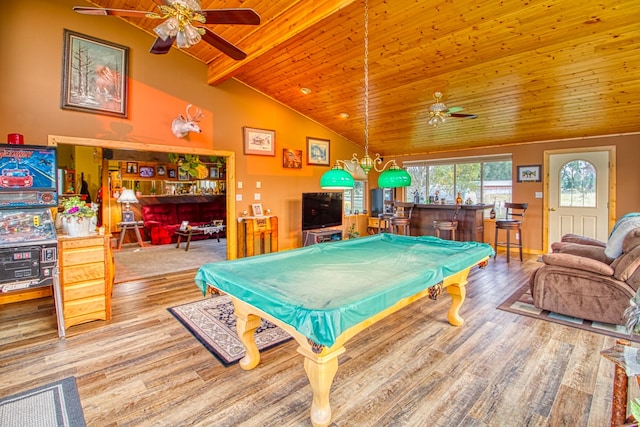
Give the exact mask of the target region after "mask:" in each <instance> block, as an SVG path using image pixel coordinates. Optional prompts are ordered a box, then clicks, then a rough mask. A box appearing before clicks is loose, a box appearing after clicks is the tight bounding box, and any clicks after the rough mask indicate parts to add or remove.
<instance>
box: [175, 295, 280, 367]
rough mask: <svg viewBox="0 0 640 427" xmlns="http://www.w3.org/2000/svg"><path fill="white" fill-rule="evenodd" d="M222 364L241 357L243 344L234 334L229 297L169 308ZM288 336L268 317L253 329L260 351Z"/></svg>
mask: <svg viewBox="0 0 640 427" xmlns="http://www.w3.org/2000/svg"><path fill="white" fill-rule="evenodd" d="M168 310H169V312H170V313H171V314H173V315H174V316H175V318H176V319H178V321H180V323H182V324H183V325H184V327H185V328H187V329H188V330H189V332H191V333H192V334H193V335H194V336H195V337H196V338H197V339H198V341H200V342H201V343H202V344H203V345H204V346H205V347H206V348H207V350H209V351H210V352H211V353H212V354H213V355H214V356H216V358H218V360H220V362H222V364H223V365H225V366H229V365H231V364H233V363H236V362H238V361H239V360H240V359H242V358H243V357H244V353H245V351H244V346H243V345H242V342H241V341H240V339H239V338H238V334H237V333H236V316H235V315H234V314H233V303H232V302H231V298H229V297H228V296H216V297H212V298H205V299H203V300H200V301H196V302H192V303H189V304H184V305H180V306H177V307H171V308H169V309H168ZM290 339H291V335H289V334H287V333H286V332H285V331H284V330H282V329H281V328H279V327H277V326H276V325H274V324H273V323H271V322H269V321H268V320H264V319H262V323H261V324H260V327H258V329H256V332H255V340H256V345H257V346H258V349H259V350H266V349H268V348H271V347H274V346H276V345H278V344H281V343H283V342H285V341H288V340H290Z"/></svg>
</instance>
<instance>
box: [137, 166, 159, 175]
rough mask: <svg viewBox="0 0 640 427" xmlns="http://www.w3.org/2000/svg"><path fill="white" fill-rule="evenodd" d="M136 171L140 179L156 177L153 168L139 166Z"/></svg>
mask: <svg viewBox="0 0 640 427" xmlns="http://www.w3.org/2000/svg"><path fill="white" fill-rule="evenodd" d="M138 169H139V170H140V176H141V177H142V178H153V177H154V176H155V175H156V172H155V169H154V167H153V166H140V167H139V168H138Z"/></svg>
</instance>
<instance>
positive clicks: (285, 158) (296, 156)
mask: <svg viewBox="0 0 640 427" xmlns="http://www.w3.org/2000/svg"><path fill="white" fill-rule="evenodd" d="M282 167H283V168H285V169H302V150H294V149H292V148H283V149H282Z"/></svg>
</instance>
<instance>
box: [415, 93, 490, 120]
mask: <svg viewBox="0 0 640 427" xmlns="http://www.w3.org/2000/svg"><path fill="white" fill-rule="evenodd" d="M433 99H435V101H436V102H435V104H431V106H430V107H429V121H428V122H427V123H429V124H430V125H431V126H434V127H437V126H439V125H443V124H444V123H445V122H446V121H447V117H462V118H467V119H475V118H476V117H478V115H477V114H463V113H460V112H459V111H462V110H463V108H462V107H451V108H448V107H447V106H446V105H445V104H444V102H442V92H436V93H434V94H433Z"/></svg>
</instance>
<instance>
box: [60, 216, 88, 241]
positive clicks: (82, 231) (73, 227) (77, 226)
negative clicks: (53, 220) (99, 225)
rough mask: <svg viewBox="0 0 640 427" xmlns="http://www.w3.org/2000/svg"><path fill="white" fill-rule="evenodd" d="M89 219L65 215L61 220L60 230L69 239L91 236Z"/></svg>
mask: <svg viewBox="0 0 640 427" xmlns="http://www.w3.org/2000/svg"><path fill="white" fill-rule="evenodd" d="M91 222H92V221H91V218H85V217H82V216H73V215H66V218H63V219H62V229H63V230H64V231H65V233H67V235H69V236H70V237H84V236H88V235H90V234H91Z"/></svg>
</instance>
